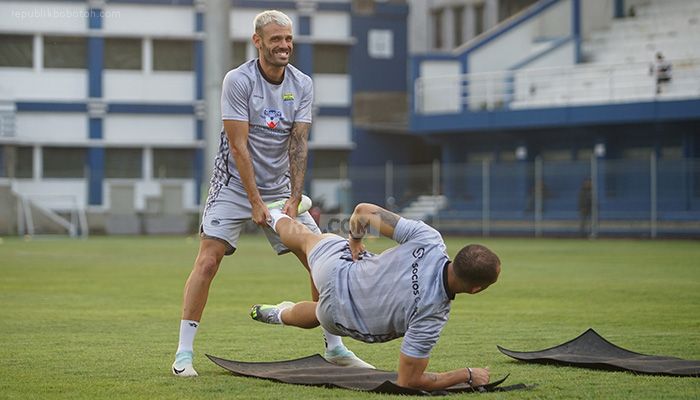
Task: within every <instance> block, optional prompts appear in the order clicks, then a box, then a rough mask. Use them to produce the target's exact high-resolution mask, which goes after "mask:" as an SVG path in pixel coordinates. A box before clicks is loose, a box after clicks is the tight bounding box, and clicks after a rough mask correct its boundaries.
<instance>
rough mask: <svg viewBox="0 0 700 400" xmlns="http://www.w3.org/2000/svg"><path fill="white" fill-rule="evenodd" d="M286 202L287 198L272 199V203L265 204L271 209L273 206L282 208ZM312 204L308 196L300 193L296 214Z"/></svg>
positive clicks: (306, 209) (307, 209) (303, 211)
mask: <svg viewBox="0 0 700 400" xmlns="http://www.w3.org/2000/svg"><path fill="white" fill-rule="evenodd" d="M286 202H287V199H282V200H277V201H273V202H272V203H267V204H265V205H266V206H267V208H268V209H270V210H272V209H275V208H278V209H280V210H281V209H282V207H284V204H285V203H286ZM312 205H313V202H312V201H311V199H310V198H309V196H307V195H305V194H302V195H301V201H300V202H299V207H298V208H297V214H303V213H305V212H307V211H309V209H310V208H311V206H312Z"/></svg>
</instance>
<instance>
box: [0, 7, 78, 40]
mask: <svg viewBox="0 0 700 400" xmlns="http://www.w3.org/2000/svg"><path fill="white" fill-rule="evenodd" d="M87 15H88V14H87V3H86V2H80V3H78V2H40V1H9V2H4V1H3V2H0V21H2V24H0V26H2V30H3V31H7V32H16V33H20V32H27V33H32V32H51V33H86V32H87V30H88V24H87V22H86V21H87Z"/></svg>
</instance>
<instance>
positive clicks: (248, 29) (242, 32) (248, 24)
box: [229, 8, 299, 40]
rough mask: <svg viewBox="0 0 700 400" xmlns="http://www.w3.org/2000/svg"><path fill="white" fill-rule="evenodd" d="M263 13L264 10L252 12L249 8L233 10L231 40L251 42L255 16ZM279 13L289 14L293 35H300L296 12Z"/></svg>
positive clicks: (285, 11)
mask: <svg viewBox="0 0 700 400" xmlns="http://www.w3.org/2000/svg"><path fill="white" fill-rule="evenodd" d="M261 11H263V10H262V9H260V10H251V9H249V8H236V9H231V13H230V15H231V16H230V19H229V21H230V25H231V38H235V39H248V40H249V39H250V38H251V37H252V36H253V33H254V30H253V20H254V19H255V16H256V15H258V13H260V12H261ZM279 11H282V12H283V13H285V14H287V16H288V17H289V19H291V20H292V34H294V35H298V34H299V27H298V23H297V21H298V19H297V13H296V12H295V11H290V10H283V9H281V10H279Z"/></svg>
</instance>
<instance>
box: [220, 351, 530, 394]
mask: <svg viewBox="0 0 700 400" xmlns="http://www.w3.org/2000/svg"><path fill="white" fill-rule="evenodd" d="M207 357H209V359H210V360H212V361H213V362H214V364H216V365H218V366H220V367H222V368H224V369H226V370H228V371H231V372H233V373H234V374H235V375H240V376H248V377H254V378H262V379H269V380H272V381H276V382H284V383H291V384H294V385H307V386H322V387H326V388H341V389H350V390H361V391H366V392H374V393H386V394H407V395H418V396H425V395H428V396H436V395H438V396H440V395H447V394H452V393H463V392H503V391H509V390H515V389H526V388H528V386H526V385H524V384H522V383H521V384H517V385H511V386H504V387H501V386H499V385H500V384H501V383H503V381H505V380H506V378H508V376H507V375H506V376H505V377H504V378H502V379H500V380H498V381H496V382H491V383H489V384H488V385H484V386H479V387H476V388H472V387H469V386H468V385H467V384H466V383H462V384H459V385H455V386H452V387H450V388H448V389H446V390H441V391H434V392H426V391H422V390H417V389H409V388H404V387H401V386H397V385H396V384H395V383H394V382H396V372H390V371H381V370H377V369H367V368H355V367H339V366H337V365H334V364H331V363H329V362H328V361H326V360H324V359H323V357H321V356H320V355H319V354H314V355H312V356H308V357H304V358H298V359H296V360H288V361H273V362H243V361H233V360H225V359H223V358H218V357H214V356H211V355H209V354H207Z"/></svg>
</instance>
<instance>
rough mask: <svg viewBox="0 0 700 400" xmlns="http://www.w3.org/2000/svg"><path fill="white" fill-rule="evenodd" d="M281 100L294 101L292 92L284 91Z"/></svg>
mask: <svg viewBox="0 0 700 400" xmlns="http://www.w3.org/2000/svg"><path fill="white" fill-rule="evenodd" d="M282 101H294V94H293V93H284V94H283V95H282Z"/></svg>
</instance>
